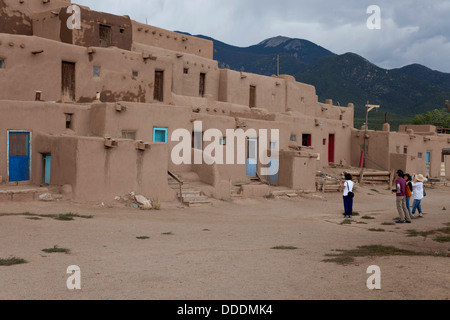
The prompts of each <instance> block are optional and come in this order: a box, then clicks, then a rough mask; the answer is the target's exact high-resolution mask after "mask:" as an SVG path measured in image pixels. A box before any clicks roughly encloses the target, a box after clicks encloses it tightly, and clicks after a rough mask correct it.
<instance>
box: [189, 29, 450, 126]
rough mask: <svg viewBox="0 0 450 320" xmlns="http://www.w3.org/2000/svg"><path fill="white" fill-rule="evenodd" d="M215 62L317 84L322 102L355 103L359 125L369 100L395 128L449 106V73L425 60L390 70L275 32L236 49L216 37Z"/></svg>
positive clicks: (378, 122) (376, 116)
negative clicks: (386, 115) (330, 100)
mask: <svg viewBox="0 0 450 320" xmlns="http://www.w3.org/2000/svg"><path fill="white" fill-rule="evenodd" d="M196 37H199V38H203V39H208V40H211V41H213V43H214V60H217V61H218V62H219V66H220V67H221V68H227V69H232V70H236V71H242V72H250V73H256V74H261V75H266V76H271V75H274V74H277V60H278V58H279V68H280V73H282V74H288V75H291V76H294V77H295V79H296V80H297V81H299V82H303V83H307V84H310V85H313V86H315V87H316V91H317V94H318V96H319V101H325V100H326V99H333V100H334V101H336V102H339V103H340V104H341V105H346V104H347V103H354V104H355V106H356V109H355V126H356V127H357V126H359V125H361V124H362V122H363V121H365V111H366V110H365V104H366V103H367V101H369V102H370V103H371V104H377V105H381V106H382V110H383V112H381V113H380V114H374V115H372V114H371V117H372V118H374V119H375V122H374V123H376V128H377V129H380V128H381V126H382V123H383V122H384V115H385V113H388V114H390V119H392V120H393V122H394V123H393V124H394V127H395V125H397V124H400V123H405V122H409V121H411V120H412V118H413V117H414V116H415V115H417V114H421V113H424V112H427V111H431V110H434V109H441V108H443V107H445V105H444V102H445V100H449V99H450V73H445V72H440V71H437V70H432V69H430V68H428V67H426V66H423V65H420V64H417V63H415V64H410V65H406V66H404V67H401V68H394V69H385V68H382V67H379V66H377V65H375V64H374V63H372V62H370V61H369V60H367V59H366V58H364V57H362V56H360V55H358V54H356V53H352V52H347V53H344V54H340V55H338V54H335V53H333V52H331V51H330V50H327V49H326V48H323V47H321V46H319V45H316V44H314V43H313V42H311V41H308V40H304V39H298V38H289V37H284V36H276V37H272V38H268V39H265V40H263V41H261V42H259V43H258V44H255V45H252V46H248V47H236V46H233V45H229V44H226V43H224V42H221V41H218V40H216V39H214V38H211V37H207V36H203V35H196Z"/></svg>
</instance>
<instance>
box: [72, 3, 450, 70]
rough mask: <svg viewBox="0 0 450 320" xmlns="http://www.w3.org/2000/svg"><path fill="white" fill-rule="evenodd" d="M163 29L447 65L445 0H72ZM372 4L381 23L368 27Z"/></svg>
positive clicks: (448, 11) (449, 19) (393, 64)
mask: <svg viewBox="0 0 450 320" xmlns="http://www.w3.org/2000/svg"><path fill="white" fill-rule="evenodd" d="M73 2H74V3H78V4H80V5H86V6H89V7H91V9H93V10H98V11H105V12H110V13H114V14H119V15H129V16H130V17H131V18H132V19H133V20H136V21H139V22H145V21H146V19H147V20H148V23H149V24H150V25H154V26H157V27H161V28H164V29H168V30H179V31H185V32H189V33H192V34H203V35H207V36H210V37H213V38H215V39H217V40H220V41H223V42H226V43H229V44H232V45H237V46H250V45H253V44H256V43H259V42H260V41H262V40H264V39H267V38H270V37H274V36H278V35H282V36H288V37H292V38H302V39H307V40H309V41H312V42H315V43H317V44H318V45H321V46H323V47H325V48H327V49H329V50H331V51H333V52H335V53H337V54H342V53H345V52H354V53H357V54H359V55H361V56H363V57H365V58H366V59H368V60H370V61H371V62H373V63H375V64H377V65H379V66H380V67H384V68H397V67H402V66H405V65H408V64H412V63H420V64H423V65H425V66H427V67H429V68H432V69H435V70H439V71H443V72H450V59H449V58H448V57H450V32H448V30H449V27H450V1H426V2H425V1H419V0H396V1H392V0H369V1H367V0H346V1H335V0H334V1H333V0H325V1H311V0H279V1H273V0H240V1H238V0H228V1H219V0H190V1H185V0H151V1H148V0H129V1H127V2H125V1H122V0H120V1H119V0H78V1H76V0H74V1H73ZM370 5H378V6H379V7H380V8H381V25H382V29H381V30H369V29H368V28H367V26H366V21H367V19H368V18H369V14H367V13H366V10H367V8H368V7H369V6H370Z"/></svg>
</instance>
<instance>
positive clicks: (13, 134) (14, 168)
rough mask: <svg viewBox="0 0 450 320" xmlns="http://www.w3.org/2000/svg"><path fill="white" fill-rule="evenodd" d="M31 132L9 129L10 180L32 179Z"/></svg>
mask: <svg viewBox="0 0 450 320" xmlns="http://www.w3.org/2000/svg"><path fill="white" fill-rule="evenodd" d="M30 135H31V134H30V132H23V131H8V176H9V181H11V182H18V181H28V180H30V159H31V157H30V156H31V151H30V149H31V148H30Z"/></svg>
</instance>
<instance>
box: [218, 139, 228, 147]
mask: <svg viewBox="0 0 450 320" xmlns="http://www.w3.org/2000/svg"><path fill="white" fill-rule="evenodd" d="M219 143H220V145H221V146H226V145H227V138H226V137H223V138H220V142H219Z"/></svg>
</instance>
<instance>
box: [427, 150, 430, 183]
mask: <svg viewBox="0 0 450 320" xmlns="http://www.w3.org/2000/svg"><path fill="white" fill-rule="evenodd" d="M426 170H427V172H426V175H427V177H429V176H430V173H431V152H427V169H426Z"/></svg>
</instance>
